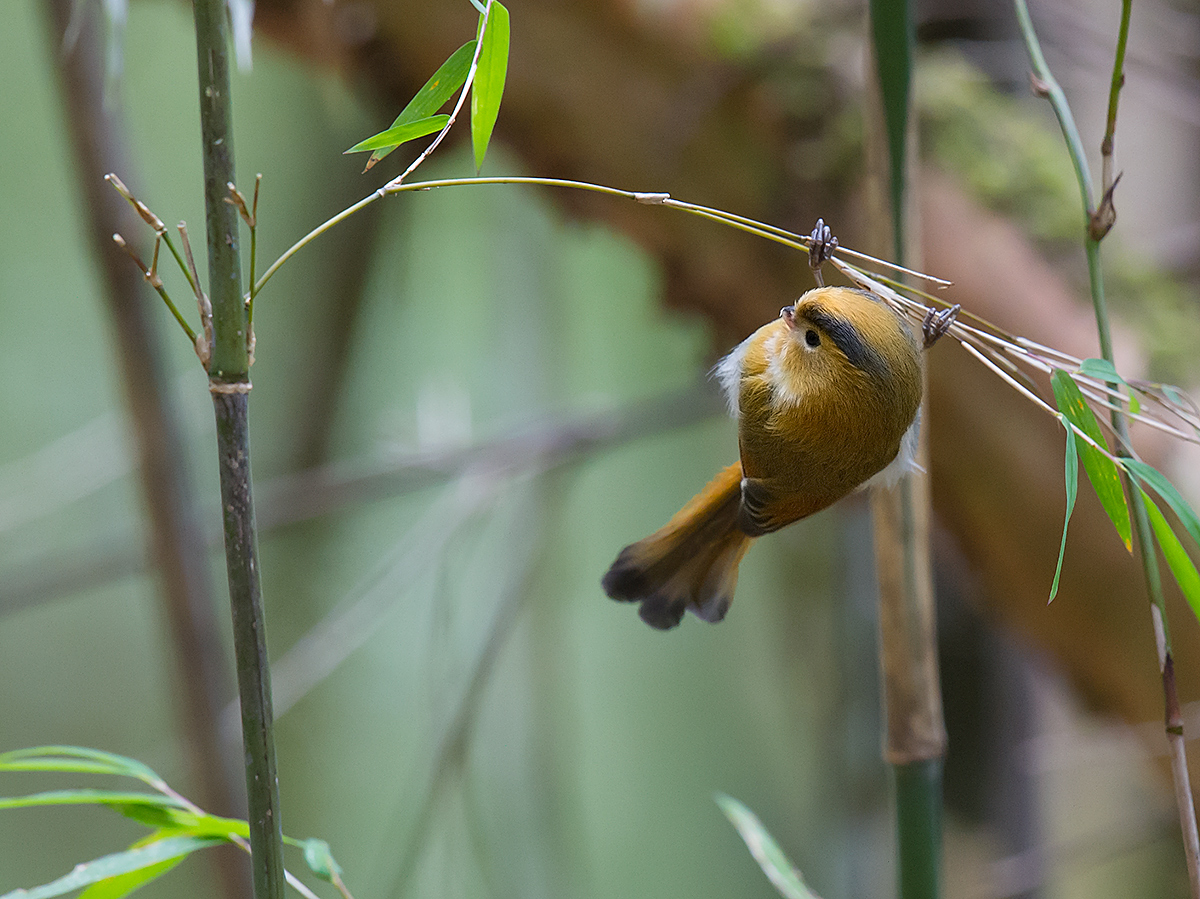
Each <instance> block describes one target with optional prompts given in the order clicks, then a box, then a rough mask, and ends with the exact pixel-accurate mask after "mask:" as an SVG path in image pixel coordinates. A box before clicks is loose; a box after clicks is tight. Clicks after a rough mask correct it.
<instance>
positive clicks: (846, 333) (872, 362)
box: [801, 305, 888, 378]
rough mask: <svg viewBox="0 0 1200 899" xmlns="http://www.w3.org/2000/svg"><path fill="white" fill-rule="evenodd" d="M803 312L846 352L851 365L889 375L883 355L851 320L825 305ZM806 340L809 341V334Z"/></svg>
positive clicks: (869, 371)
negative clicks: (836, 313) (835, 313)
mask: <svg viewBox="0 0 1200 899" xmlns="http://www.w3.org/2000/svg"><path fill="white" fill-rule="evenodd" d="M801 313H802V314H803V315H804V317H805V318H807V319H808V320H809V321H810V322H812V323H813V324H814V325H816V326H817V327H818V328H820V329H821V330H822V331H824V332H825V334H826V335H827V336H828V337H829V339H830V340H832V341H833V345H834V346H836V347H837V348H838V349H839V350H841V351H842V352H843V353H845V354H846V358H847V359H849V360H850V364H851V365H853V366H855V367H856V368H861V369H862V370H863V371H865V372H866V373H867V374H869V375H872V376H874V377H877V378H886V377H887V374H888V369H887V363H886V362H884V360H883V357H882V356H880V355H879V353H878V352H876V351H875V349H874V347H872V346H871V345H870V344H869V343H867V342H866V340H864V339H863V336H862V333H861V332H860V331H859V330H858V328H856V327H854V325H853V324H851V323H850V322H849V321H847V320H846V319H844V318H841V317H840V316H837V315H834V314H833V313H832V312H830V311H829V310H828V309H826V308H825V307H823V306H817V305H812V306H807V307H805V308H804V309H803V310H802V311H801ZM805 342H807V336H806V338H805ZM810 346H811V344H810Z"/></svg>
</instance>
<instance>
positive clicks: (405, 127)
mask: <svg viewBox="0 0 1200 899" xmlns="http://www.w3.org/2000/svg"><path fill="white" fill-rule="evenodd" d="M449 121H450V116H448V115H431V116H426V117H425V118H423V119H417V120H416V121H415V122H405V123H403V124H401V125H393V126H392V127H391V128H389V129H388V130H387V131H380V132H379V133H378V134H373V135H371V137H368V138H367V139H366V140H361V141H359V142H358V143H356V144H355V145H354V146H353V147H351V148H350V149H349V150H343V151H342V154H343V155H345V154H347V153H363V152H365V151H367V150H386V151H387V152H386V153H384V154H383V155H382V156H380V157H379V158H380V159H382V158H383V156H386V155H387V154H388V153H390V152H392V150H394V149H396V148H397V147H398V146H400V145H401V144H403V143H405V142H407V141H410V140H416V139H417V138H418V137H424V136H425V135H426V134H433V132H435V131H441V130H442V129H443V128H445V127H446V123H447V122H449Z"/></svg>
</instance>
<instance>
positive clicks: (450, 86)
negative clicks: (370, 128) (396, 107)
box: [346, 41, 475, 171]
mask: <svg viewBox="0 0 1200 899" xmlns="http://www.w3.org/2000/svg"><path fill="white" fill-rule="evenodd" d="M474 58H475V41H467V42H466V43H465V44H463V45H462V46H461V47H459V48H458V49H457V50H455V51H454V52H453V53H451V54H450V58H449V59H447V60H446V61H445V62H444V63H442V64H441V65H440V66H438V70H437V71H436V72H434V73H433V75H432V76H431V77H430V79H429V80H428V81H426V82H425V86H424V87H422V88H421V89H420V90H419V91H417V93H416V96H414V97H413V98H412V99H411V100H409V101H408V105H407V106H405V107H404V109H402V110H401V111H400V115H398V116H396V120H395V121H394V122H392V124H391V126H390V127H389V128H388V131H391V130H392V128H396V127H399V126H400V125H408V124H411V123H412V122H416V121H419V120H420V119H426V118H429V117H430V116H432V115H433V114H434V113H435V112H437V111H438V110H439V109H441V108H442V106H443V105H444V104H445V102H446V101H447V100H449V99H450V98H451V97H452V96H454V92H455V91H456V90H458V89H459V88H460V87H462V86H463V84H464V83H466V80H467V72H469V71H471V60H472V59H474ZM382 133H386V132H382ZM425 133H426V134H428V133H429V132H425ZM414 137H420V135H414ZM408 139H409V140H412V139H413V138H408ZM368 140H370V138H368ZM396 146H398V145H396ZM394 149H396V147H395V146H392V147H389V148H386V149H379V150H376V151H375V152H374V153H372V154H371V158H370V159H368V160H367V168H368V169H369V168H370V167H371V166H373V165H375V163H377V162H379V160H381V159H383V157H385V156H387V155H388V153H391V152H392V150H394ZM346 152H347V153H349V152H351V151H350V150H347V151H346ZM363 171H366V169H364V170H363Z"/></svg>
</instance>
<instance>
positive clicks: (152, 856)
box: [0, 836, 226, 899]
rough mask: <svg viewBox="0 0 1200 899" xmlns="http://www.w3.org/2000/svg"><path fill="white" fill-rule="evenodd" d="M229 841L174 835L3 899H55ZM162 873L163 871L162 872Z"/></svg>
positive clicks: (94, 861) (90, 863)
mask: <svg viewBox="0 0 1200 899" xmlns="http://www.w3.org/2000/svg"><path fill="white" fill-rule="evenodd" d="M224 842H226V841H225V840H222V839H219V838H217V837H193V836H171V837H166V838H164V839H161V840H156V841H155V842H153V843H150V844H148V845H145V846H136V847H134V848H132V849H126V850H125V851H124V852H117V853H114V854H112V855H105V856H102V857H100V858H97V859H93V860H92V861H90V862H84V863H83V864H81V865H76V866H75V867H74V868H73V869H72V870H71V872H70V873H69V874H65V875H64V876H62V877H60V878H58V879H57V880H52V881H50V882H49V883H44V884H42V885H41V886H37V887H32V888H31V889H28V890H13V891H12V892H9V893H5V894H4V895H3V896H0V899H52V897H54V896H62V895H63V894H65V893H69V892H72V891H73V890H78V889H80V888H82V887H86V886H89V885H91V884H93V883H99V882H101V881H103V880H107V879H109V878H111V877H117V876H120V875H123V874H127V873H129V872H132V871H142V870H144V869H146V868H149V867H153V866H156V865H159V864H160V863H162V862H164V861H168V860H171V859H176V858H179V859H181V858H183V857H184V856H187V855H190V854H191V853H193V852H195V851H196V850H197V849H206V848H208V847H209V846H218V845H220V844H221V843H224ZM160 873H161V872H160Z"/></svg>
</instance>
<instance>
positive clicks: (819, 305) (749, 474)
mask: <svg viewBox="0 0 1200 899" xmlns="http://www.w3.org/2000/svg"><path fill="white" fill-rule="evenodd" d="M957 311H958V310H957V309H954V310H953V311H949V312H946V313H939V314H938V315H933V314H932V313H931V315H930V316H927V317H926V320H925V328H924V337H925V340H924V345H925V346H926V347H928V346H929V345H930V344H931V343H932V342H933V341H934V340H936V339H937V337H939V336H940V335H941V334H942V333H944V332H945V330H946V329H947V328H948V327H949V325H950V322H951V321H952V320H953V316H954V314H955V313H957ZM713 373H714V375H715V377H716V379H717V380H718V381H719V382H720V384H721V386H722V388H723V389H724V392H725V395H726V398H727V399H728V402H729V408H730V412H731V413H732V414H733V415H734V416H735V417H736V418H737V422H738V449H739V457H740V458H739V460H738V461H737V462H734V463H733V464H732V465H730V466H728V467H726V468H725V469H723V470H722V471H720V472H718V473H717V475H716V477H714V478H713V479H712V481H710V482H709V484H708V485H707V486H706V487H705V488H704V489H703V490H701V491H700V492H699V493H698V494H697V495H696V496H695V497H694V498H693V499H692V500H691V501H690V502H688V503H687V504H686V505H685V506H684V507H683V508H682V509H680V510H679V512H677V513H676V514H675V516H674V517H672V518H671V520H670V521H668V522H667V523H666V524H665V525H664V526H663V527H662V528H660V529H659V530H657V531H655V532H654V533H653V534H651V535H650V536H649V537H646V538H644V539H642V540H639V541H638V542H636V543H632V544H630V545H629V546H626V547H625V548H624V549H622V550H621V552H620V553H619V554H618V556H617V558H616V561H614V562H613V563H612V566H611V567H610V568H609V569H608V572H607V573H606V574H605V575H604V578H603V579H602V581H601V586H602V587H603V589H604V592H605V593H607V594H608V596H610V597H611V598H613V599H615V600H620V601H624V602H637V603H639V604H640V605H639V609H638V611H639V614H640V616H641V618H642V620H643V621H645V622H646V623H647V624H649V625H650V626H651V627H654V628H657V629H659V630H669V629H671V628H673V627H675V626H676V625H677V624H679V623H680V621H681V620H682V619H683V616H684V613H685V611H691V612H693V613H694V614H695V615H696V616H697V617H699V618H700V619H702V620H704V621H707V622H711V623H716V622H718V621H721V620H723V619H724V618H725V615H726V613H727V612H728V611H729V607H730V603H731V602H732V601H733V594H734V588H735V587H736V585H737V574H738V565H739V563H740V562H741V560H742V557H743V556H744V555H745V554H746V551H747V550H748V549H749V548H750V544H751V543H752V542H753V541H754V540H755V539H756V538H758V537H760V536H762V535H764V534H769V533H771V532H773V531H777V530H779V529H780V528H783V527H786V526H787V525H789V524H791V523H793V522H795V521H798V520H800V519H801V518H806V517H808V516H809V515H812V514H814V513H816V512H819V511H821V510H822V509H825V508H827V507H828V506H830V505H832V504H833V503H835V502H837V501H838V500H839V499H841V498H842V497H844V496H846V495H847V494H849V493H851V492H852V491H854V490H856V489H858V488H859V487H861V486H863V485H865V484H867V483H877V482H882V483H886V484H892V483H895V481H896V480H898V479H899V477H900V476H901V475H903V473H904V472H905V471H908V470H911V469H912V468H913V467H914V466H915V465H916V462H915V458H914V457H915V455H916V449H917V430H918V427H919V411H920V406H921V392H922V364H921V347H920V345H919V344H918V341H917V338H916V336H915V335H914V334H913V332H912V330H911V329H910V328H909V326H908V323H907V321H906V320H905V319H904V318H903V317H902V316H901V314H900V313H898V312H897V311H896V310H894V309H893V308H892V307H891V306H889V305H888V304H887V303H886V302H885V301H884V300H883V299H881V298H880V297H879V296H877V295H875V294H873V293H870V292H868V291H865V290H860V289H857V288H850V287H838V286H833V287H818V288H815V289H813V290H809V291H808V292H807V293H805V294H803V295H802V296H801V297H800V298H799V299H798V300H796V301H795V303H793V304H792V305H790V306H784V307H783V309H781V310H780V313H779V317H778V318H776V319H775V320H774V321H771V322H769V323H767V324H766V325H763V326H762V327H761V328H759V329H758V330H757V331H755V332H754V333H753V334H751V335H750V336H749V337H747V338H746V339H745V340H744V341H742V343H740V344H739V345H738V346H737V347H735V348H734V349H733V351H732V352H730V353H729V354H728V355H727V356H725V358H724V359H722V360H721V361H720V362H718V363H717V365H716V367H715V368H714V369H713Z"/></svg>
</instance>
